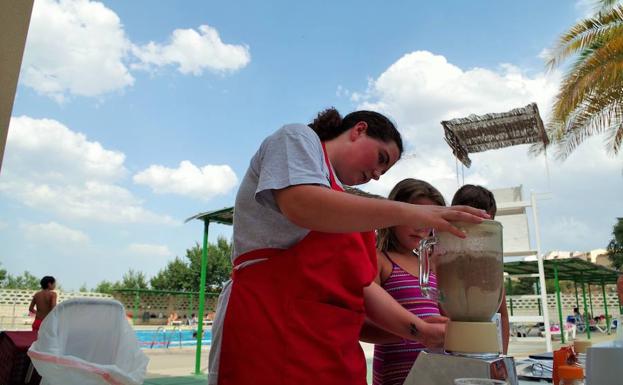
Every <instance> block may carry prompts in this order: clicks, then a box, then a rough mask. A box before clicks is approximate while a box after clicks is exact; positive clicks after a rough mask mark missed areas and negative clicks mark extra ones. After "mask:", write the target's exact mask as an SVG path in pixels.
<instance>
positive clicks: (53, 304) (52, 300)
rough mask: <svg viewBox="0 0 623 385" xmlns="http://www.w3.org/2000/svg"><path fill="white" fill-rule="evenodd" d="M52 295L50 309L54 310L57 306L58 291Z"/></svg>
mask: <svg viewBox="0 0 623 385" xmlns="http://www.w3.org/2000/svg"><path fill="white" fill-rule="evenodd" d="M50 295H51V297H50V311H52V309H54V307H55V306H56V293H55V292H51V293H50Z"/></svg>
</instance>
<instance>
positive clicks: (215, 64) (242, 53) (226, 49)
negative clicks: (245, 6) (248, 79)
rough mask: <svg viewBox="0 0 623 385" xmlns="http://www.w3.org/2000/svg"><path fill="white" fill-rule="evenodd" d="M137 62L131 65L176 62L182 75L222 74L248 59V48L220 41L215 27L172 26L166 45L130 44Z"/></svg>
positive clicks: (152, 43) (142, 66) (154, 65)
mask: <svg viewBox="0 0 623 385" xmlns="http://www.w3.org/2000/svg"><path fill="white" fill-rule="evenodd" d="M132 52H133V54H134V55H135V56H136V57H137V58H138V60H139V61H140V62H139V63H137V64H135V65H133V68H141V69H149V68H152V67H162V66H166V65H171V64H173V65H176V66H177V70H178V71H179V72H181V73H182V74H193V75H201V74H202V73H203V71H204V70H208V71H212V72H217V73H223V72H228V71H237V70H239V69H241V68H243V67H245V66H246V65H247V64H248V63H249V62H250V61H251V54H250V53H249V47H247V46H244V45H235V44H226V43H224V42H223V41H222V40H221V38H220V36H219V33H218V31H217V30H216V29H214V28H212V27H210V26H209V25H201V26H199V28H198V30H194V29H176V30H175V31H173V33H172V34H171V37H170V41H169V42H168V43H167V44H158V43H155V42H153V41H152V42H149V43H148V44H146V45H143V46H140V47H139V46H134V47H133V48H132Z"/></svg>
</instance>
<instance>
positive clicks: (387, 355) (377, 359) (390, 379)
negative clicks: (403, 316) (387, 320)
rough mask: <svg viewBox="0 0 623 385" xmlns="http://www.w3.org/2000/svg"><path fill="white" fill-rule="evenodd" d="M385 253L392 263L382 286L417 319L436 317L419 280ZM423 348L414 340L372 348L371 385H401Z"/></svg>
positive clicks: (434, 304)
mask: <svg viewBox="0 0 623 385" xmlns="http://www.w3.org/2000/svg"><path fill="white" fill-rule="evenodd" d="M384 254H385V256H386V257H387V259H389V261H390V262H391V263H392V272H391V274H390V275H389V277H388V278H387V280H386V281H385V282H384V283H383V284H382V287H383V288H384V289H385V290H386V291H387V292H388V293H389V294H390V295H391V296H392V297H394V299H396V301H398V303H400V304H401V305H402V306H403V307H404V308H406V309H407V310H409V311H410V312H411V313H413V314H415V315H417V316H418V317H420V318H426V317H430V316H436V315H439V306H438V305H437V302H436V301H433V300H430V299H428V298H426V297H423V296H422V291H421V290H420V282H419V279H418V277H414V276H413V275H411V274H410V273H408V272H406V271H405V270H403V269H402V268H401V267H400V266H398V265H397V264H396V263H395V262H394V261H393V260H392V259H391V258H390V257H389V255H387V253H384ZM429 282H430V286H432V287H437V279H436V277H435V275H434V274H433V273H432V272H431V274H430V280H429ZM424 349H426V348H425V346H424V345H422V344H421V343H419V342H416V341H407V342H401V343H395V344H382V345H375V346H374V363H373V384H374V385H402V383H403V382H404V380H405V378H406V377H407V375H408V374H409V371H410V370H411V367H412V366H413V363H414V362H415V359H416V358H417V356H418V354H419V353H420V351H422V350H424Z"/></svg>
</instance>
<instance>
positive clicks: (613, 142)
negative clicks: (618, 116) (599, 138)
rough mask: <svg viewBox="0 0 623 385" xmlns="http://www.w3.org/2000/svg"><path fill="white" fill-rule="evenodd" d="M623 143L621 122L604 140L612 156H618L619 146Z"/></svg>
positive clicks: (622, 125)
mask: <svg viewBox="0 0 623 385" xmlns="http://www.w3.org/2000/svg"><path fill="white" fill-rule="evenodd" d="M622 143H623V121H621V122H619V124H618V126H615V127H613V129H612V130H611V132H610V134H609V135H608V137H607V138H606V148H607V149H608V152H610V153H611V154H612V155H618V154H619V151H621V144H622Z"/></svg>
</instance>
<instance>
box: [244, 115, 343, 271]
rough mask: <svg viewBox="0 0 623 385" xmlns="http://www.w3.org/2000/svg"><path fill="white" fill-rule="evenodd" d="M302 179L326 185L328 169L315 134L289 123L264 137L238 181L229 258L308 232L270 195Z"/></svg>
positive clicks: (284, 244) (281, 243) (291, 240)
mask: <svg viewBox="0 0 623 385" xmlns="http://www.w3.org/2000/svg"><path fill="white" fill-rule="evenodd" d="M338 183H339V182H338ZM300 184H315V185H322V186H326V187H330V186H331V183H330V177H329V169H328V168H327V166H326V164H325V161H324V154H323V152H322V144H321V142H320V139H319V138H318V135H316V133H315V132H314V131H313V130H312V129H311V128H309V127H308V126H306V125H303V124H289V125H286V126H283V127H281V128H280V129H279V130H278V131H277V132H275V133H274V134H272V135H271V136H269V137H268V138H266V139H265V140H264V142H262V145H261V146H260V148H259V150H258V151H257V152H256V153H255V155H254V156H253V158H252V159H251V164H250V165H249V169H248V170H247V173H246V174H245V176H244V178H243V180H242V183H241V184H240V189H239V190H238V194H237V195H236V203H235V207H234V244H233V251H232V261H233V260H234V259H236V257H238V256H239V255H241V254H244V253H247V252H249V251H252V250H257V249H265V248H279V249H286V248H289V247H290V246H292V245H294V244H295V243H296V242H298V241H300V240H301V239H303V238H304V237H305V236H306V235H307V234H308V233H309V230H308V229H305V228H302V227H299V226H297V225H295V224H293V223H292V222H290V221H289V220H288V219H287V218H286V217H285V216H283V214H281V212H280V211H279V207H278V206H277V204H276V202H275V198H274V196H273V190H278V189H282V188H286V187H288V186H294V185H300Z"/></svg>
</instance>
